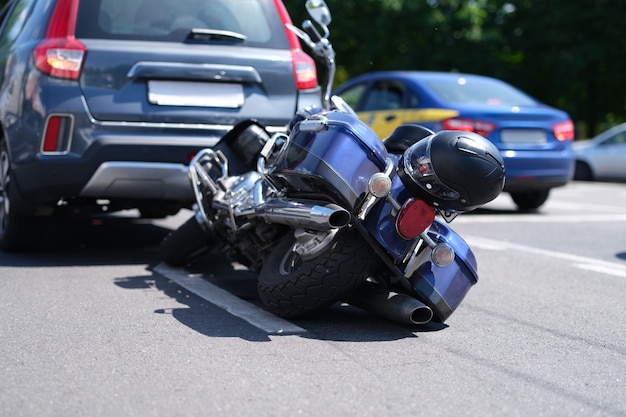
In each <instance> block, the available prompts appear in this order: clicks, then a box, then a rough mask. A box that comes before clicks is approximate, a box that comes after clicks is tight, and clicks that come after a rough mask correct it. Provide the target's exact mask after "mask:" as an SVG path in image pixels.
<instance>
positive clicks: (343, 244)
mask: <svg viewBox="0 0 626 417" xmlns="http://www.w3.org/2000/svg"><path fill="white" fill-rule="evenodd" d="M298 244H299V243H298V241H297V240H296V238H295V237H294V236H293V235H292V234H288V235H286V236H284V237H283V238H282V239H281V241H280V242H279V243H278V244H277V245H276V247H275V248H274V249H273V250H272V252H271V253H270V254H269V256H268V257H267V258H266V260H265V262H264V263H263V267H262V268H261V271H260V273H259V279H258V285H257V289H258V292H259V297H260V298H261V301H262V302H263V304H264V305H265V306H266V307H267V309H268V310H269V311H271V312H272V313H274V314H276V315H277V316H281V317H296V316H302V315H305V314H307V313H310V312H312V311H315V310H318V309H321V308H323V307H326V306H329V305H331V304H333V303H335V302H337V301H339V300H340V299H342V298H343V297H344V296H345V295H346V294H348V293H350V292H351V291H353V290H354V289H356V288H357V287H359V286H360V285H361V284H362V283H363V282H364V281H365V279H366V278H367V277H368V275H369V271H371V270H372V268H374V267H375V266H376V265H377V264H378V262H377V259H378V257H377V256H376V255H375V254H374V251H373V250H372V248H371V247H370V246H369V245H368V244H367V243H366V242H365V240H363V238H362V237H361V236H360V235H359V234H358V233H356V232H354V231H349V230H340V231H339V232H337V233H336V234H335V235H334V237H332V241H330V243H327V244H325V247H324V248H323V250H321V251H319V252H315V251H314V253H315V255H316V256H313V257H311V256H308V257H306V256H305V257H302V256H300V255H299V254H298V253H296V252H295V248H296V246H297V245H298Z"/></svg>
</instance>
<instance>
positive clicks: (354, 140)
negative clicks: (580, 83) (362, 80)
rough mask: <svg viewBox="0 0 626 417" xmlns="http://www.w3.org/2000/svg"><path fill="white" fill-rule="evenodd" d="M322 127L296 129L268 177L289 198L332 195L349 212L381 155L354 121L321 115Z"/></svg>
mask: <svg viewBox="0 0 626 417" xmlns="http://www.w3.org/2000/svg"><path fill="white" fill-rule="evenodd" d="M322 118H323V119H322V120H324V127H322V128H320V129H319V130H316V131H310V130H302V129H300V125H296V126H295V128H294V130H293V131H292V133H291V135H290V137H289V140H288V141H287V143H286V144H285V145H284V147H283V149H281V150H280V152H279V154H278V155H277V157H276V160H275V161H274V163H273V164H274V167H273V168H272V170H271V176H272V178H274V179H275V180H276V181H277V182H279V183H281V184H285V185H287V186H288V188H289V189H290V194H291V195H294V193H296V194H300V195H303V196H310V197H312V198H315V197H316V196H317V198H319V196H322V197H323V196H332V197H333V198H334V199H335V200H337V202H338V203H340V204H342V205H344V206H346V208H348V209H349V210H352V209H353V208H355V207H356V206H358V204H360V202H361V200H362V198H363V197H364V196H365V194H366V192H367V183H368V181H369V179H370V177H371V176H372V174H374V173H376V172H380V171H383V170H384V168H385V161H386V157H387V151H386V150H385V147H384V145H383V143H382V142H381V141H380V139H379V138H378V136H376V134H375V133H374V132H373V131H372V130H371V129H370V128H369V127H367V125H365V124H364V123H363V122H361V121H360V120H359V119H358V118H356V117H353V116H350V115H347V114H345V113H339V112H328V113H324V114H323V115H322Z"/></svg>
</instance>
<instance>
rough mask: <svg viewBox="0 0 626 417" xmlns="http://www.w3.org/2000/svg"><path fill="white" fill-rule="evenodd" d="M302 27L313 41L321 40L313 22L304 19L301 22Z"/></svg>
mask: <svg viewBox="0 0 626 417" xmlns="http://www.w3.org/2000/svg"><path fill="white" fill-rule="evenodd" d="M302 29H304V31H305V32H306V34H307V35H309V37H310V38H311V40H312V41H313V42H314V43H319V42H320V41H321V40H322V35H320V33H319V32H318V31H317V29H315V26H313V22H311V21H310V20H305V21H304V22H302Z"/></svg>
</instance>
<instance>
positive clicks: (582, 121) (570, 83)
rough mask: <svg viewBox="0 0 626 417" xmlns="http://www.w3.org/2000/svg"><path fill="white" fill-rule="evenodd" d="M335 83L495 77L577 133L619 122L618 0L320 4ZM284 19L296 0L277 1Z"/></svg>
mask: <svg viewBox="0 0 626 417" xmlns="http://www.w3.org/2000/svg"><path fill="white" fill-rule="evenodd" d="M326 2H327V4H328V6H329V7H330V9H331V12H332V16H333V21H332V23H331V25H330V28H331V41H332V42H333V46H334V48H335V51H336V52H337V64H338V71H337V79H336V83H337V84H339V83H341V82H343V81H345V80H346V79H347V78H349V77H353V76H355V75H358V74H361V73H364V72H369V71H375V70H387V69H409V70H437V71H459V72H470V73H477V74H483V75H488V76H493V77H496V78H500V79H503V80H505V81H507V82H509V83H511V84H513V85H515V86H517V87H519V88H521V89H522V90H525V91H526V92H528V93H529V94H531V95H533V96H535V97H536V98H537V99H539V100H540V101H543V102H545V103H547V104H550V105H553V106H556V107H559V108H561V109H563V110H565V111H567V112H568V113H569V114H570V116H571V117H572V119H573V120H574V121H575V122H576V123H577V127H578V135H579V136H585V135H586V136H589V135H592V134H595V133H597V132H598V131H599V130H603V129H606V128H607V127H609V126H610V125H612V124H615V123H618V122H623V121H626V82H624V81H625V80H624V76H625V74H626V25H624V23H623V16H626V2H624V1H623V0H595V1H594V2H583V1H572V0H551V1H549V2H547V1H542V0H326ZM284 3H285V5H286V6H287V8H288V10H289V12H290V14H291V16H292V18H293V20H294V23H299V22H301V21H302V20H304V19H306V18H307V16H306V14H305V10H304V0H284Z"/></svg>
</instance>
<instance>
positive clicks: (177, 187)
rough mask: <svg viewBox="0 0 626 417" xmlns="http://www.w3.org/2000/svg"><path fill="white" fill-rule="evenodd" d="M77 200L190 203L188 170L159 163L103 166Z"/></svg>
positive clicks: (178, 165)
mask: <svg viewBox="0 0 626 417" xmlns="http://www.w3.org/2000/svg"><path fill="white" fill-rule="evenodd" d="M79 196H80V197H92V198H101V197H103V196H105V197H107V198H129V197H132V198H140V199H159V200H182V201H190V200H193V192H192V190H191V186H190V184H189V178H188V176H187V166H185V165H183V164H174V163H159V162H128V161H110V162H105V163H103V164H101V165H100V166H99V167H98V169H97V170H96V172H95V173H94V174H93V175H92V176H91V178H90V179H89V181H88V182H87V184H86V185H85V186H84V187H83V189H82V190H81V191H80V193H79Z"/></svg>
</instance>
